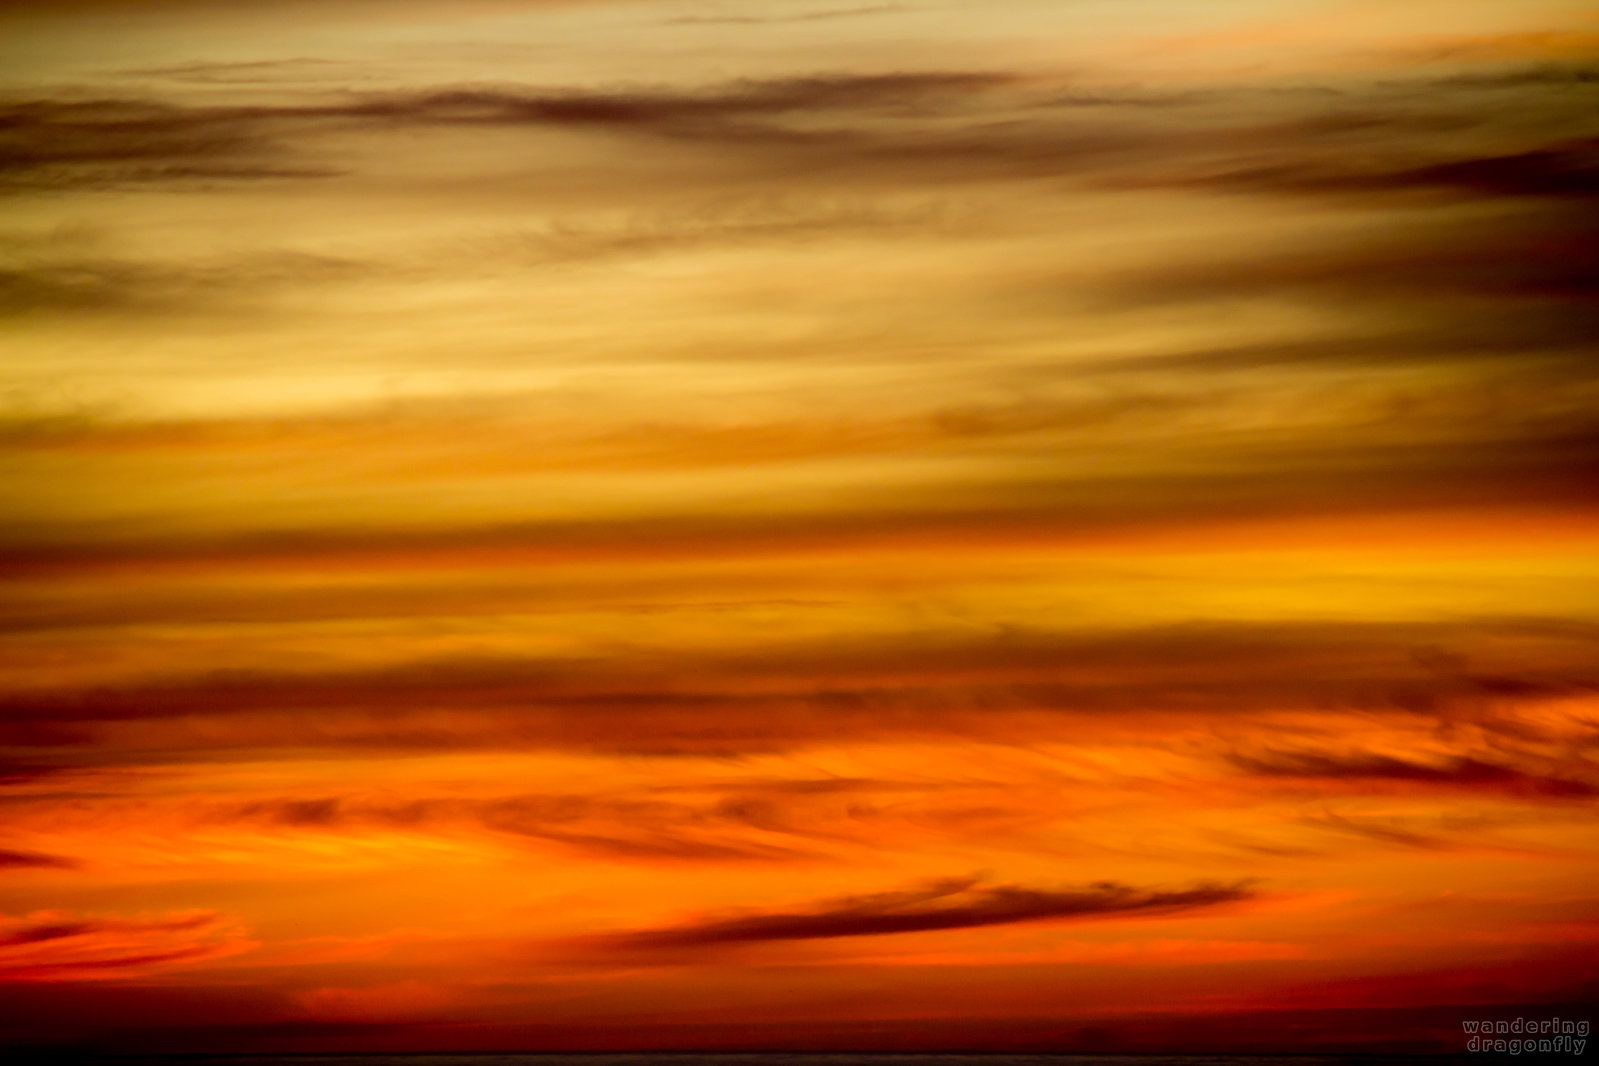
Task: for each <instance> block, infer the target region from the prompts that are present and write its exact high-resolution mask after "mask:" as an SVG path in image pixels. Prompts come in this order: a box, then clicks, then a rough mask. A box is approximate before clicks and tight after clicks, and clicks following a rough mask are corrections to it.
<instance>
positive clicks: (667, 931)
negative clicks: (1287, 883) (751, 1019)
mask: <svg viewBox="0 0 1599 1066" xmlns="http://www.w3.org/2000/svg"><path fill="white" fill-rule="evenodd" d="M1254 895H1255V892H1254V891H1253V890H1252V889H1250V888H1248V887H1246V886H1245V885H1241V884H1240V885H1211V884H1207V885H1197V886H1194V887H1192V888H1187V889H1180V890H1174V891H1163V890H1150V889H1138V888H1133V887H1131V886H1128V885H1121V884H1115V883H1111V882H1101V883H1097V884H1093V885H1089V886H1087V887H1085V888H1080V889H1039V888H1028V887H1025V886H1021V885H994V886H983V885H981V883H980V881H979V879H977V878H970V877H969V878H951V879H948V880H942V881H935V882H931V883H929V884H927V885H925V886H919V887H916V888H910V889H902V890H897V891H893V892H881V893H876V894H873V895H868V896H848V897H845V898H842V899H832V900H824V901H822V902H819V903H817V904H816V905H815V906H813V907H809V908H806V909H803V910H798V911H765V912H756V913H752V914H744V915H737V916H731V917H725V918H707V919H704V920H701V921H696V922H687V923H684V924H682V925H676V926H668V927H665V928H660V929H643V930H637V931H632V932H626V933H616V934H613V935H610V936H607V937H603V938H599V939H598V940H597V942H598V943H600V944H603V945H606V946H610V947H614V948H622V949H627V948H634V949H640V948H642V949H672V948H709V947H717V946H720V945H729V944H753V943H770V942H780V941H793V940H823V939H833V938H839V937H857V936H886V935H891V934H895V933H926V932H937V931H941V930H950V929H976V928H982V927H985V926H994V925H1015V924H1019V923H1023V922H1044V921H1067V920H1084V919H1092V918H1111V917H1122V916H1129V915H1166V914H1181V913H1185V912H1189V911H1195V910H1203V909H1206V908H1210V907H1217V906H1220V905H1222V904H1227V903H1238V902H1241V901H1245V900H1249V899H1251V898H1253V897H1254Z"/></svg>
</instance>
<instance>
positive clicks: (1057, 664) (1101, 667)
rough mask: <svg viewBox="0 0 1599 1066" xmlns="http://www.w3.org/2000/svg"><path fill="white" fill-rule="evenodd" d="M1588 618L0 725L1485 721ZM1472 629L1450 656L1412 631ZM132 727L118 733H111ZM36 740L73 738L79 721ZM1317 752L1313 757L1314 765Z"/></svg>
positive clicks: (123, 745)
mask: <svg viewBox="0 0 1599 1066" xmlns="http://www.w3.org/2000/svg"><path fill="white" fill-rule="evenodd" d="M1595 640H1596V637H1595V634H1594V631H1593V629H1592V627H1589V626H1585V625H1582V624H1579V623H1564V624H1562V623H1553V622H1547V621H1545V622H1539V621H1537V620H1512V619H1504V620H1499V621H1489V620H1484V621H1481V622H1477V623H1470V624H1460V625H1445V624H1439V625H1384V624H1375V623H1373V624H1366V625H1362V624H1354V623H1351V624H1345V625H1314V624H1305V625H1299V626H1291V625H1276V626H1263V625H1248V624H1234V625H1189V626H1171V627H1155V628H1150V629H1146V630H1141V631H1131V632H1124V633H1114V634H1091V633H1075V634H1074V633H1050V632H1031V633H1029V632H1016V633H1011V634H1009V635H1003V634H995V635H988V636H978V637H956V636H949V635H944V636H935V635H931V634H927V635H921V636H917V635H914V634H906V635H903V636H900V637H898V638H893V639H883V640H880V641H876V642H871V643H862V642H851V643H842V642H837V641H814V642H805V643H803V644H796V645H791V646H788V647H782V646H777V647H772V646H766V647H760V648H753V649H749V650H730V651H727V652H724V653H720V654H707V655H703V656H699V657H694V658H687V657H684V656H677V657H675V658H673V659H671V660H670V661H667V660H664V659H661V658H658V657H652V656H649V655H638V656H619V657H601V658H597V659H590V658H573V659H553V658H552V659H544V660H519V659H474V658H465V657H462V658H452V659H441V660H436V661H419V662H401V663H396V664H394V665H391V666H385V667H381V668H375V669H367V670H348V671H342V672H325V673H301V674H290V673H284V672H259V673H249V672H232V673H227V672H221V673H199V674H196V675H194V676H190V677H180V678H173V679H170V680H167V681H164V682H159V683H142V684H140V683H129V684H124V685H120V686H116V687H110V686H107V687H62V688H57V689H47V690H39V689H34V690H15V689H13V690H12V691H11V692H9V693H5V694H3V695H0V736H6V737H9V738H10V742H11V743H12V744H14V745H21V744H28V743H30V741H29V739H28V738H29V736H30V733H29V730H30V729H34V728H38V727H49V728H51V729H60V728H62V727H66V726H72V725H77V726H79V727H80V728H84V729H86V730H87V732H86V734H85V736H83V737H82V738H79V740H77V741H76V742H75V743H76V744H78V745H81V744H93V745H98V746H99V748H100V752H101V754H102V756H103V757H105V758H108V759H111V760H112V761H113V763H114V762H115V761H116V760H117V759H119V758H133V759H134V760H136V761H137V760H138V759H140V758H142V757H143V756H140V755H139V754H138V752H139V751H140V750H142V749H144V748H151V749H152V750H155V751H162V752H166V753H167V754H168V755H170V754H171V753H172V752H175V751H182V750H190V751H203V750H222V751H226V750H229V749H233V748H237V747H239V746H241V745H242V746H246V747H250V746H254V747H262V748H271V747H273V746H278V745H283V746H289V747H303V746H306V745H311V746H317V747H326V748H330V749H340V748H363V747H376V748H379V749H390V750H409V749H412V748H417V747H446V748H450V749H456V750H459V749H461V748H462V747H465V748H468V749H475V748H480V747H484V746H488V747H512V748H517V749H523V750H526V749H538V748H548V749H556V750H575V751H607V752H639V753H644V752H648V753H654V754H671V753H681V754H689V753H695V754H703V753H707V752H711V753H731V752H740V751H746V752H748V751H778V750H789V749H794V748H803V747H808V746H812V745H815V744H820V743H828V742H832V741H835V740H837V739H839V738H848V739H850V740H852V741H854V742H863V741H867V740H873V739H879V740H880V739H887V738H904V737H918V736H921V737H930V736H942V737H971V738H978V739H982V738H988V737H995V736H999V737H1007V738H1010V739H1012V740H1016V739H1021V738H1024V737H1031V738H1044V737H1048V736H1055V735H1059V734H1060V733H1061V731H1062V730H1063V729H1065V728H1067V725H1066V723H1067V722H1068V721H1069V720H1070V717H1071V716H1079V715H1088V716H1096V717H1109V716H1131V717H1132V718H1134V719H1136V718H1137V716H1139V715H1143V714H1149V713H1156V712H1164V713H1180V714H1185V715H1191V716H1194V717H1195V718H1196V720H1203V719H1204V718H1205V717H1207V716H1214V715H1222V716H1226V717H1234V718H1236V717H1237V716H1242V715H1249V714H1261V713H1271V712H1277V711H1284V710H1291V709H1312V708H1323V709H1332V708H1338V709H1346V710H1362V711H1372V712H1385V713H1391V714H1399V715H1404V716H1407V717H1415V716H1425V717H1434V718H1440V719H1445V720H1452V719H1456V718H1459V719H1463V720H1476V721H1480V722H1482V723H1483V724H1484V725H1485V726H1491V725H1492V723H1493V720H1494V715H1495V714H1496V713H1497V710H1498V709H1499V708H1503V707H1507V706H1533V705H1536V704H1538V703H1540V702H1545V701H1550V700H1559V699H1565V698H1569V697H1571V696H1578V695H1583V694H1586V693H1590V692H1592V691H1594V690H1595V689H1596V688H1599V675H1596V674H1595V669H1594V663H1595V662H1599V659H1595V657H1594V655H1593V649H1594V643H1595ZM1424 648H1433V649H1445V650H1446V649H1450V648H1462V649H1471V656H1472V667H1471V668H1470V669H1466V668H1460V669H1447V670H1440V669H1437V668H1436V667H1435V666H1433V665H1429V662H1428V661H1422V660H1421V659H1420V658H1418V657H1417V656H1415V655H1413V654H1412V653H1413V652H1415V651H1416V650H1417V649H1424ZM119 736H120V737H121V738H122V739H121V740H117V739H114V738H116V737H119ZM40 742H45V743H49V744H51V745H53V746H54V751H53V753H52V757H53V758H57V759H59V758H61V757H62V756H63V754H64V753H65V749H64V748H63V747H62V745H63V744H67V745H69V746H71V745H72V744H73V743H74V742H72V741H71V740H70V738H66V737H61V736H56V735H54V734H52V735H49V736H46V737H43V738H41V740H40ZM1306 765H1310V764H1306Z"/></svg>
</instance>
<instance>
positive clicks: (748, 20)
mask: <svg viewBox="0 0 1599 1066" xmlns="http://www.w3.org/2000/svg"><path fill="white" fill-rule="evenodd" d="M903 10H905V9H904V8H903V7H902V6H900V5H898V4H877V5H873V6H870V7H842V8H829V9H826V10H821V11H798V12H794V13H793V14H787V15H783V14H770V15H684V16H682V17H680V18H672V19H667V20H666V21H665V23H664V25H668V26H722V25H730V26H749V25H755V26H761V25H768V24H772V23H785V22H828V21H832V20H833V19H844V18H860V17H862V16H865V15H882V14H887V13H889V12H892V11H903Z"/></svg>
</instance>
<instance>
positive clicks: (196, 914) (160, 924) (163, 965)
mask: <svg viewBox="0 0 1599 1066" xmlns="http://www.w3.org/2000/svg"><path fill="white" fill-rule="evenodd" d="M254 946H255V944H254V942H253V941H251V940H249V939H248V938H247V937H246V936H245V935H244V933H243V932H242V931H241V930H239V929H238V927H237V926H236V925H235V924H234V923H233V922H232V921H230V920H228V919H226V918H224V917H223V916H222V915H220V914H217V913H216V912H214V911H174V912H171V913H169V914H166V915H162V916H138V917H131V918H127V917H107V916H99V915H76V914H71V913H68V912H64V911H36V912H34V913H33V914H30V915H28V916H26V917H20V918H5V917H0V981H62V980H69V981H81V980H100V979H114V978H121V977H135V976H141V975H143V974H146V973H150V972H153V971H158V970H164V969H167V968H170V967H176V966H188V965H195V964H197V963H202V962H206V961H209V960H211V959H218V958H223V957H226V956H229V955H236V954H238V953H240V952H243V951H249V950H250V949H252V948H253V947H254Z"/></svg>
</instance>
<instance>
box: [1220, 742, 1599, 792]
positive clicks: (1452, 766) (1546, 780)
mask: <svg viewBox="0 0 1599 1066" xmlns="http://www.w3.org/2000/svg"><path fill="white" fill-rule="evenodd" d="M1228 761H1229V762H1231V763H1232V764H1233V765H1234V766H1236V767H1238V768H1239V769H1241V770H1244V771H1246V772H1248V773H1251V774H1255V775H1258V776H1261V777H1281V778H1293V779H1297V780H1305V781H1333V782H1340V783H1348V784H1350V785H1354V786H1361V785H1369V784H1372V783H1392V784H1396V785H1402V786H1420V787H1425V788H1437V789H1448V790H1451V791H1463V792H1497V793H1504V794H1508V795H1511V796H1515V797H1518V798H1522V799H1571V800H1582V799H1591V798H1592V797H1594V796H1599V784H1594V783H1592V782H1589V781H1584V780H1582V779H1580V778H1576V777H1567V776H1561V775H1555V774H1545V773H1533V772H1529V771H1527V770H1521V769H1517V768H1515V767H1512V766H1506V765H1504V764H1502V763H1497V762H1487V761H1484V760H1481V759H1476V758H1472V757H1469V756H1456V757H1452V758H1448V759H1445V760H1443V761H1441V762H1422V761H1419V760H1413V759H1404V758H1399V757H1396V756H1391V755H1382V754H1376V753H1371V752H1360V753H1355V754H1347V755H1344V754H1339V755H1334V754H1326V753H1322V752H1310V751H1291V752H1278V751H1269V752H1266V753H1264V754H1262V755H1242V754H1235V755H1232V756H1230V757H1229V760H1228ZM1585 769H1587V770H1588V771H1589V772H1594V770H1595V768H1593V767H1585Z"/></svg>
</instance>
